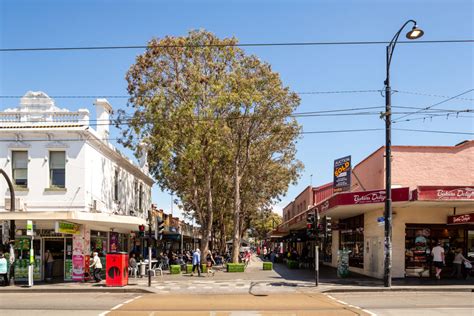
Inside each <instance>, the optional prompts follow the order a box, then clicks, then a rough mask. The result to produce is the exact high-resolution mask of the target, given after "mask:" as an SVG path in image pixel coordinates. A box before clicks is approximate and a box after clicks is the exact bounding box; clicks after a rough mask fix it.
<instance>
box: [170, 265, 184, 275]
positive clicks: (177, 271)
mask: <svg viewBox="0 0 474 316" xmlns="http://www.w3.org/2000/svg"><path fill="white" fill-rule="evenodd" d="M170 273H171V274H180V273H181V266H180V265H177V264H176V265H175V264H172V265H170Z"/></svg>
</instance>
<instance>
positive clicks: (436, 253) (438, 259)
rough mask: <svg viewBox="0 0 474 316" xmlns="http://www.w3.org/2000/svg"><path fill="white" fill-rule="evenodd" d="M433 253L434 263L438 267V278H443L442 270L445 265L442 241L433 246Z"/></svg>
mask: <svg viewBox="0 0 474 316" xmlns="http://www.w3.org/2000/svg"><path fill="white" fill-rule="evenodd" d="M431 255H432V256H433V265H434V266H435V268H436V278H437V279H438V280H439V279H441V272H442V271H443V267H444V265H445V261H444V249H443V247H441V242H440V241H438V242H437V244H436V247H433V249H432V250H431Z"/></svg>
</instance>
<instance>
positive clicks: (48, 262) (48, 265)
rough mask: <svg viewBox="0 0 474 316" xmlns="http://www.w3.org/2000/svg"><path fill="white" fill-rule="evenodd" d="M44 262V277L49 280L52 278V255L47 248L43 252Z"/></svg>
mask: <svg viewBox="0 0 474 316" xmlns="http://www.w3.org/2000/svg"><path fill="white" fill-rule="evenodd" d="M44 263H45V266H46V271H45V272H46V273H45V274H46V275H45V279H46V281H51V279H52V278H53V266H54V257H53V254H52V253H51V252H50V251H49V250H48V249H47V250H46V252H45V253H44Z"/></svg>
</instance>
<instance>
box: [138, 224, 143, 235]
mask: <svg viewBox="0 0 474 316" xmlns="http://www.w3.org/2000/svg"><path fill="white" fill-rule="evenodd" d="M138 236H139V237H145V225H138Z"/></svg>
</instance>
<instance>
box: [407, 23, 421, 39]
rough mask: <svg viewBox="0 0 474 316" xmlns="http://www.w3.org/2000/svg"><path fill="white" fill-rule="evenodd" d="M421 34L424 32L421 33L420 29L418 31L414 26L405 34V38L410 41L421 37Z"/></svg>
mask: <svg viewBox="0 0 474 316" xmlns="http://www.w3.org/2000/svg"><path fill="white" fill-rule="evenodd" d="M423 34H425V32H423V30H422V29H419V28H418V27H417V26H416V24H415V25H414V26H413V28H412V29H411V31H410V32H408V33H407V38H408V39H410V40H414V39H418V38H420V37H422V36H423Z"/></svg>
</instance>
